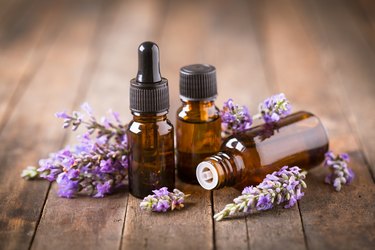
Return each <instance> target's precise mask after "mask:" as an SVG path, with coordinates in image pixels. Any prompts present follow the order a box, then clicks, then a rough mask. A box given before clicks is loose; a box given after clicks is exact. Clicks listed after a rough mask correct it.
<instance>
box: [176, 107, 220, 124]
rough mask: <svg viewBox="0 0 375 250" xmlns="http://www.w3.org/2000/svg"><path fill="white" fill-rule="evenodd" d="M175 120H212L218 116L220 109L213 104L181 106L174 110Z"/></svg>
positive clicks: (200, 121) (198, 121)
mask: <svg viewBox="0 0 375 250" xmlns="http://www.w3.org/2000/svg"><path fill="white" fill-rule="evenodd" d="M176 116H177V120H179V121H185V122H192V123H194V122H197V123H202V122H212V121H215V120H217V119H219V118H220V110H219V108H218V107H216V106H215V105H213V106H211V107H207V108H205V107H203V108H194V107H193V108H192V107H186V106H181V107H179V108H178V109H177V112H176Z"/></svg>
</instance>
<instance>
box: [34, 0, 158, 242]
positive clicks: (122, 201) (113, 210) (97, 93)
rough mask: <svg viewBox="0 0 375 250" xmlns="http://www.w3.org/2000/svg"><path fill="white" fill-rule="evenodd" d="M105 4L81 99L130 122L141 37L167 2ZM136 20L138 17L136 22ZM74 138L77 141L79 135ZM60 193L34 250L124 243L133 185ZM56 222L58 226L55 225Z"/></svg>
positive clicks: (50, 198)
mask: <svg viewBox="0 0 375 250" xmlns="http://www.w3.org/2000/svg"><path fill="white" fill-rule="evenodd" d="M104 8H105V9H104V13H101V16H102V18H101V23H100V27H101V28H100V30H99V34H98V35H97V38H98V39H99V42H97V45H96V47H95V49H93V50H92V53H93V54H94V55H93V59H92V61H96V63H95V65H94V66H93V69H92V70H90V72H87V76H86V77H84V80H83V81H88V82H89V86H88V87H89V89H88V93H87V96H86V98H84V97H85V95H82V96H80V97H79V101H80V102H81V101H83V100H84V99H85V100H86V101H88V102H89V103H90V104H91V105H92V106H93V108H94V109H95V111H96V114H98V116H99V117H100V116H101V115H104V114H105V113H106V111H107V110H108V109H109V108H112V109H113V110H118V111H120V112H121V114H122V118H123V120H124V121H128V120H129V119H130V112H129V111H128V109H127V107H128V100H129V99H128V89H129V81H130V79H131V78H133V77H134V75H135V74H136V72H137V48H138V45H139V43H140V41H143V40H147V39H150V38H152V36H153V33H154V31H155V30H159V29H160V24H159V18H160V17H161V15H160V11H161V10H162V9H163V8H164V6H163V4H162V3H160V2H159V3H158V2H155V1H142V2H140V1H127V2H122V1H121V2H117V1H115V2H112V3H111V4H110V5H108V4H107V5H105V6H104ZM134 20H138V21H137V22H136V23H134V22H133V21H134ZM130 23H132V25H129V24H130ZM150 23H151V24H152V25H150ZM129 34H132V35H131V36H129ZM97 53H99V55H97ZM83 84H84V83H83ZM124 96H125V97H126V98H124ZM77 108H78V107H77ZM68 142H69V144H73V143H75V142H76V140H75V135H74V134H72V136H70V137H69V139H68ZM56 192H57V186H56V185H53V187H52V189H51V192H50V193H49V196H48V200H47V202H46V205H45V209H44V212H43V216H42V218H41V221H40V224H39V227H38V230H37V233H36V236H35V241H34V244H33V246H32V248H33V249H40V248H48V249H49V248H58V249H117V248H119V246H120V242H121V237H122V230H123V225H124V218H125V212H126V206H127V198H128V192H127V190H126V191H122V192H119V193H117V194H114V195H111V196H108V197H106V198H104V199H93V198H81V197H80V198H77V199H73V200H68V199H62V198H59V197H58V196H57V195H56ZM51 225H54V227H53V230H51ZM66 239H69V241H67V240H66ZM82 239H84V240H82Z"/></svg>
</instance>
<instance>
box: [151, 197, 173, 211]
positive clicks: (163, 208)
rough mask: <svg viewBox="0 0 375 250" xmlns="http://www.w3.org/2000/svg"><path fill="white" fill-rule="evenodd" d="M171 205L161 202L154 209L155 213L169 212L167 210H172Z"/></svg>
mask: <svg viewBox="0 0 375 250" xmlns="http://www.w3.org/2000/svg"><path fill="white" fill-rule="evenodd" d="M170 207H171V206H170V204H169V202H168V201H166V200H159V201H158V203H157V205H156V207H155V208H154V211H155V212H167V210H168V209H169V208H170Z"/></svg>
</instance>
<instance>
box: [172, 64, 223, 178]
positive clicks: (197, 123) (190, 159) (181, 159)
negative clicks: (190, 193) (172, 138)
mask: <svg viewBox="0 0 375 250" xmlns="http://www.w3.org/2000/svg"><path fill="white" fill-rule="evenodd" d="M216 96H217V87H216V69H215V67H213V66H211V65H206V64H193V65H189V66H185V67H182V68H181V70H180V98H181V101H182V106H181V107H180V108H179V109H178V110H177V122H176V131H177V134H176V141H177V173H178V177H179V178H180V179H181V180H182V181H184V182H188V183H192V184H197V183H198V181H197V178H196V174H195V171H196V166H197V165H198V164H199V163H200V162H201V161H202V160H203V159H205V158H206V157H207V156H210V155H212V154H214V153H216V152H218V151H219V148H220V144H221V137H220V133H221V120H220V111H219V109H218V108H217V107H216V106H215V103H214V100H215V99H216Z"/></svg>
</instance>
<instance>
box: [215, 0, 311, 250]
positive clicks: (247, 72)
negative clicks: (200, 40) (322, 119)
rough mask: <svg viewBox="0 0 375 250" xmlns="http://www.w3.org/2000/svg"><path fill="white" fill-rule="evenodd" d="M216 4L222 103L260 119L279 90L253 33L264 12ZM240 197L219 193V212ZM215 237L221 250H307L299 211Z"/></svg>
mask: <svg viewBox="0 0 375 250" xmlns="http://www.w3.org/2000/svg"><path fill="white" fill-rule="evenodd" d="M213 4H214V6H216V9H215V10H216V11H215V13H218V14H216V16H215V17H214V20H215V21H214V23H213V27H220V30H219V29H217V30H215V29H211V31H213V32H212V33H211V34H210V35H209V37H210V42H212V43H213V46H212V47H213V48H215V49H216V50H217V51H216V53H215V52H213V53H212V56H213V58H215V60H214V61H215V63H216V64H217V65H218V68H219V69H220V70H222V72H221V78H219V79H221V80H220V84H221V86H222V88H223V90H222V92H221V93H224V94H221V96H220V97H219V99H221V103H222V102H223V101H224V100H226V99H227V98H229V97H233V98H234V99H235V100H237V101H238V102H239V103H242V104H245V105H247V106H248V107H249V108H250V110H251V113H252V114H255V113H256V112H257V108H258V104H259V103H260V102H261V101H262V100H264V99H265V98H266V97H268V96H269V95H271V94H272V93H275V92H276V91H277V86H275V85H273V84H272V82H271V81H270V79H269V77H270V76H269V75H266V74H265V73H269V72H265V70H264V68H263V58H262V54H261V53H260V52H259V50H260V47H259V44H258V42H259V41H257V35H258V34H257V33H256V31H257V30H256V29H254V27H255V25H256V24H257V22H259V20H257V18H259V16H257V12H262V13H263V11H264V7H263V6H262V5H256V4H254V3H251V4H248V3H247V1H236V4H233V2H229V1H222V2H220V3H219V4H216V2H215V3H213ZM214 6H212V8H215V7H214ZM249 14H250V15H249ZM263 14H264V13H263ZM222 48H225V50H223V49H222ZM219 76H220V71H219ZM223 79H224V80H223ZM223 81H224V82H223ZM239 90H240V91H239ZM239 194H240V192H239V191H235V190H233V189H223V190H218V191H214V205H215V212H218V211H220V210H221V209H223V208H224V206H225V204H227V203H229V202H232V200H233V198H234V197H236V196H238V195H239ZM275 217H276V218H277V219H275ZM215 233H216V246H217V248H218V249H228V248H234V249H243V248H246V247H247V248H250V249H275V248H278V247H280V246H281V245H282V246H283V247H285V248H286V249H303V248H304V247H305V243H304V236H303V232H302V225H301V220H300V217H299V212H298V209H297V208H293V209H291V210H283V209H274V210H271V211H269V212H266V213H261V214H257V215H250V216H247V217H246V218H242V219H241V218H238V219H233V220H228V221H221V222H217V223H215ZM265 235H267V237H264V236H265Z"/></svg>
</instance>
